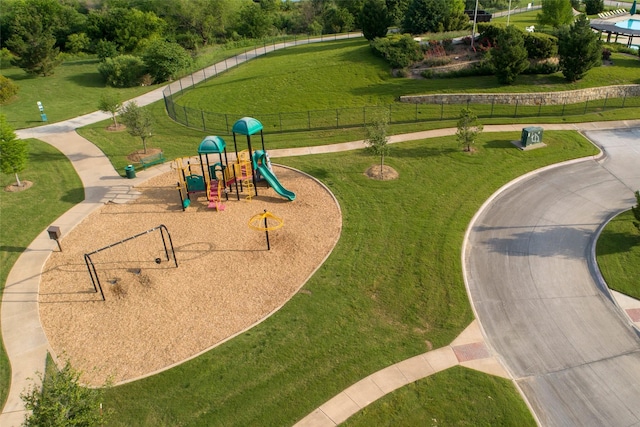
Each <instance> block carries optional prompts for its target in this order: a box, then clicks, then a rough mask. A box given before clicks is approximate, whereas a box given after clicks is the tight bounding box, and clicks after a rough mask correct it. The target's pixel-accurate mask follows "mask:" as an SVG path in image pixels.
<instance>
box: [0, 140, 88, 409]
mask: <svg viewBox="0 0 640 427" xmlns="http://www.w3.org/2000/svg"><path fill="white" fill-rule="evenodd" d="M28 141H29V152H30V155H29V165H28V167H27V169H25V170H24V171H23V172H21V173H20V174H19V176H20V179H21V180H26V181H31V182H33V186H32V187H31V188H29V189H28V190H25V191H21V192H16V193H8V192H5V191H2V190H0V284H1V286H2V288H4V285H5V282H6V280H7V275H8V274H9V271H10V270H11V267H13V264H14V263H15V262H16V260H17V259H18V257H19V256H20V254H21V253H22V252H23V251H24V250H25V248H26V247H27V246H28V245H29V243H31V241H32V240H33V239H34V238H35V237H36V236H37V235H38V234H40V233H41V232H42V230H44V229H45V228H47V227H48V226H49V225H50V224H51V223H52V222H53V221H54V220H55V219H56V218H58V217H59V216H60V215H62V214H63V213H64V212H66V211H67V210H69V209H70V208H71V207H73V206H74V205H75V204H77V203H79V202H81V201H82V200H83V199H84V189H83V188H82V182H81V181H80V178H79V177H78V175H77V174H76V171H75V169H73V166H71V163H69V161H68V160H67V158H66V157H65V156H64V155H63V154H62V153H60V152H59V151H58V150H56V149H55V148H53V147H52V146H50V145H49V144H46V143H44V142H42V141H38V140H35V139H31V140H28ZM13 182H15V178H14V177H13V175H4V174H0V185H1V186H2V188H4V187H5V186H7V185H9V184H12V183H13ZM9 372H10V367H9V363H8V361H7V358H6V354H5V353H4V347H2V350H1V351H0V402H1V403H4V401H5V399H6V397H7V392H8V389H9V381H10V380H9V377H10V376H9Z"/></svg>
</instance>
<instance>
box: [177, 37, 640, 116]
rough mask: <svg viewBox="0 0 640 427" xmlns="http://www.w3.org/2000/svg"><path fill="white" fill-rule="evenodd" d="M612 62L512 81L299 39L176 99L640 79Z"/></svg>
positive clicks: (198, 105)
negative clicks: (406, 72) (572, 75)
mask: <svg viewBox="0 0 640 427" xmlns="http://www.w3.org/2000/svg"><path fill="white" fill-rule="evenodd" d="M613 58H614V63H615V64H616V65H615V66H613V67H611V66H607V67H596V68H594V69H592V70H591V71H589V73H588V74H587V75H586V77H585V78H583V79H582V80H580V81H578V82H575V83H567V82H566V81H565V80H564V77H563V76H562V74H561V73H555V74H551V75H520V76H518V79H517V81H516V84H514V85H500V84H499V83H498V81H497V80H496V78H495V76H474V77H465V78H447V79H409V78H396V77H393V76H392V75H391V72H390V69H389V67H388V65H386V63H385V62H384V61H383V60H382V59H381V58H379V57H376V56H375V55H374V54H373V53H372V51H371V49H370V47H369V45H368V42H367V41H366V40H364V39H352V40H341V41H335V42H330V43H319V44H313V45H305V46H298V47H295V48H291V49H287V50H282V51H277V52H274V53H273V54H269V55H267V56H265V57H264V58H261V59H260V60H257V61H251V62H250V63H248V64H245V65H244V66H242V67H239V68H235V69H232V70H230V71H228V72H226V73H224V74H221V75H220V76H218V77H217V78H215V79H212V80H210V81H209V82H207V83H205V84H203V85H201V86H198V87H197V88H196V89H194V90H190V91H186V92H185V94H184V95H183V96H181V97H179V98H177V103H178V104H179V105H181V106H185V107H188V108H192V109H196V110H203V111H209V112H215V113H227V114H235V115H237V116H238V118H240V117H242V116H253V117H258V118H259V116H260V114H274V113H279V112H298V111H307V110H324V109H336V108H345V107H362V106H369V105H387V104H392V103H394V102H396V101H397V99H398V98H399V97H400V96H402V95H415V94H429V93H457V92H470V93H471V92H491V93H493V92H495V93H506V92H545V91H563V90H573V89H582V88H589V87H595V86H607V85H617V84H632V83H634V84H635V83H640V61H638V59H637V58H634V57H630V56H624V55H619V54H614V57H613Z"/></svg>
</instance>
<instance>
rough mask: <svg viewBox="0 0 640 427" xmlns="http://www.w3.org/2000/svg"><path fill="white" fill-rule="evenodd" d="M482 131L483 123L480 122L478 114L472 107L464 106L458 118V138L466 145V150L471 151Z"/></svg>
mask: <svg viewBox="0 0 640 427" xmlns="http://www.w3.org/2000/svg"><path fill="white" fill-rule="evenodd" d="M481 132H482V125H481V124H480V123H478V116H476V115H475V113H474V112H473V111H471V110H470V109H468V108H463V109H462V111H460V118H459V119H458V130H457V131H456V138H457V139H458V142H459V143H460V144H462V146H463V147H464V151H471V146H472V145H473V144H475V142H476V138H477V137H478V135H479V134H480V133H481Z"/></svg>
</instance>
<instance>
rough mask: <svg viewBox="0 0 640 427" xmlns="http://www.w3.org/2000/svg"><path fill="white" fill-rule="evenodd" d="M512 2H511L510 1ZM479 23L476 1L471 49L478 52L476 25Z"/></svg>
mask: <svg viewBox="0 0 640 427" xmlns="http://www.w3.org/2000/svg"><path fill="white" fill-rule="evenodd" d="M509 1H511V0H509ZM477 22H478V0H476V9H475V11H474V12H473V31H472V32H471V49H473V51H474V52H475V51H476V48H475V46H474V45H475V42H476V23H477Z"/></svg>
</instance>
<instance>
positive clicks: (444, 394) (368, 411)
mask: <svg viewBox="0 0 640 427" xmlns="http://www.w3.org/2000/svg"><path fill="white" fill-rule="evenodd" d="M460 384H464V385H465V386H464V389H462V390H461V388H460V387H459V385H460ZM400 425H403V426H441V425H442V426H453V425H455V426H521V427H524V426H535V425H536V423H535V420H534V419H533V417H532V416H531V414H530V413H529V408H527V405H526V404H525V403H524V402H523V401H522V399H521V398H520V397H519V395H518V393H517V392H516V391H515V390H514V387H513V384H512V383H511V381H509V380H505V379H503V378H499V377H494V376H491V375H484V374H480V373H478V372H476V371H472V370H470V369H466V368H463V367H460V366H456V367H453V368H451V369H447V370H446V371H443V372H440V373H438V374H436V375H433V376H430V377H427V378H425V379H422V380H420V381H416V382H415V383H413V384H409V385H407V386H406V387H402V388H401V389H399V390H396V391H394V392H393V393H391V394H389V395H387V396H384V397H383V398H382V399H380V400H378V401H376V402H374V403H372V404H371V405H369V406H367V407H366V408H365V409H363V410H362V411H361V412H360V413H358V414H355V415H354V416H352V417H351V418H349V419H348V420H347V421H346V422H344V423H342V424H341V426H344V427H360V426H362V427H369V426H400Z"/></svg>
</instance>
